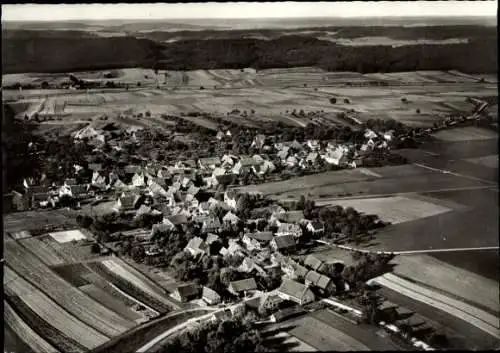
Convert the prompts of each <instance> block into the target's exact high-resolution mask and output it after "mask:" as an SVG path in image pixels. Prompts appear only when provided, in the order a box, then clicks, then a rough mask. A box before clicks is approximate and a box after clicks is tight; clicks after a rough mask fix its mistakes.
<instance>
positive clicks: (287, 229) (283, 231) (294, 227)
mask: <svg viewBox="0 0 500 353" xmlns="http://www.w3.org/2000/svg"><path fill="white" fill-rule="evenodd" d="M276 235H277V236H284V235H291V236H293V237H294V238H300V237H301V236H302V228H300V226H299V225H298V224H294V223H280V225H279V227H278V231H277V232H276Z"/></svg>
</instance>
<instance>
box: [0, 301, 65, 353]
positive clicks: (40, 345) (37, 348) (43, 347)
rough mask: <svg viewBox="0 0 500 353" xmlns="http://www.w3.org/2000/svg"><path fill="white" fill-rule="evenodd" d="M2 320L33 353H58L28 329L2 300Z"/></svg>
mask: <svg viewBox="0 0 500 353" xmlns="http://www.w3.org/2000/svg"><path fill="white" fill-rule="evenodd" d="M3 305H4V312H3V315H4V320H5V323H6V324H7V325H9V326H10V327H11V328H12V330H13V331H14V332H15V333H16V334H17V335H18V336H19V337H20V338H21V339H22V340H23V341H24V342H25V343H26V344H27V345H28V346H29V347H30V348H31V349H33V351H34V352H43V353H59V351H58V350H57V349H56V348H54V347H53V346H52V345H50V344H49V343H48V342H47V341H45V339H43V338H42V337H40V335H38V334H37V333H36V332H35V331H33V329H32V328H31V327H29V326H28V325H27V324H26V323H25V322H24V321H23V319H21V317H19V315H18V314H17V313H16V312H15V311H14V309H13V308H12V307H11V306H10V305H9V304H8V303H7V302H6V301H5V300H4V302H3Z"/></svg>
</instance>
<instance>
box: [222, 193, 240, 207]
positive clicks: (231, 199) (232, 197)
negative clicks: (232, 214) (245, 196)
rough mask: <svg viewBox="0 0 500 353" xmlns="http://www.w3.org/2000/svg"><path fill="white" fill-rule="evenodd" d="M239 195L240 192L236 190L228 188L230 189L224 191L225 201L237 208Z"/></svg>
mask: <svg viewBox="0 0 500 353" xmlns="http://www.w3.org/2000/svg"><path fill="white" fill-rule="evenodd" d="M237 197H238V193H237V192H236V191H234V190H228V191H226V192H224V202H225V203H226V204H227V205H228V206H229V207H231V208H232V209H236V199H237Z"/></svg>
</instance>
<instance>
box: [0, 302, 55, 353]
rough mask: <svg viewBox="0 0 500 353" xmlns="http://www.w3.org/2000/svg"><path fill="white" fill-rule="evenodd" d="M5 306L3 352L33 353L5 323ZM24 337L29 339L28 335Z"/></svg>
mask: <svg viewBox="0 0 500 353" xmlns="http://www.w3.org/2000/svg"><path fill="white" fill-rule="evenodd" d="M6 306H7V304H5V302H4V324H3V344H4V346H3V347H4V350H5V351H6V352H25V353H35V352H34V351H33V349H32V348H30V346H28V345H27V344H26V342H24V341H23V340H22V339H21V338H20V337H19V336H18V335H17V334H16V333H15V331H14V330H13V329H12V328H11V327H10V326H9V324H7V322H6V318H7V315H6V311H7V309H6ZM24 337H29V334H26V335H25V336H24ZM53 351H55V349H54V350H53Z"/></svg>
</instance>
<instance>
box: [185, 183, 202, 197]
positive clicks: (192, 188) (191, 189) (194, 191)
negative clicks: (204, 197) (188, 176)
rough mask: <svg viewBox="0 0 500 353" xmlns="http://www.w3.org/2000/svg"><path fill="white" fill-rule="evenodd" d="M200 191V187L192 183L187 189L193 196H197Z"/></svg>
mask: <svg viewBox="0 0 500 353" xmlns="http://www.w3.org/2000/svg"><path fill="white" fill-rule="evenodd" d="M199 192H200V188H199V187H196V186H194V185H191V186H190V187H189V189H188V190H187V193H188V194H190V195H193V196H196V195H197V194H198V193H199Z"/></svg>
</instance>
